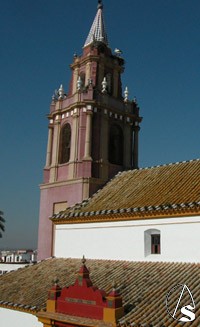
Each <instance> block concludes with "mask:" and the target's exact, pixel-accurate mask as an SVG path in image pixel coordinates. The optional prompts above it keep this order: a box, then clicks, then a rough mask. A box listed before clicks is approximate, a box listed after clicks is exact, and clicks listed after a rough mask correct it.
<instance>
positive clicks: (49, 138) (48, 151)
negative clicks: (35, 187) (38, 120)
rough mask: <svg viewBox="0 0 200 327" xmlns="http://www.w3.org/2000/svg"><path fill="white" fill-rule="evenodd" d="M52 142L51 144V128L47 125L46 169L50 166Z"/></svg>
mask: <svg viewBox="0 0 200 327" xmlns="http://www.w3.org/2000/svg"><path fill="white" fill-rule="evenodd" d="M52 142H53V126H52V125H49V132H48V143H47V155H46V167H49V166H50V165H51V155H52Z"/></svg>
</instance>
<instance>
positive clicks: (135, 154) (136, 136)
mask: <svg viewBox="0 0 200 327" xmlns="http://www.w3.org/2000/svg"><path fill="white" fill-rule="evenodd" d="M133 131H134V137H133V168H134V169H138V142H139V131H140V126H139V124H138V122H137V121H136V122H135V126H134V127H133Z"/></svg>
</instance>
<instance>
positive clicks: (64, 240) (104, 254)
mask: <svg viewBox="0 0 200 327" xmlns="http://www.w3.org/2000/svg"><path fill="white" fill-rule="evenodd" d="M147 229H157V230H160V235H161V254H150V255H145V253H147V251H145V237H144V232H145V231H146V230H147ZM199 248H200V216H194V217H174V218H162V219H146V220H138V221H137V220H133V221H124V222H109V223H90V224H88V223H86V224H63V225H56V226H55V234H54V255H55V256H56V257H66V258H67V257H72V258H80V257H82V256H83V254H84V255H85V256H86V257H87V258H95V259H118V260H119V259H122V260H135V261H166V262H174V261H175V262H200V252H199Z"/></svg>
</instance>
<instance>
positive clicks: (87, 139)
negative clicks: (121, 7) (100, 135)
mask: <svg viewBox="0 0 200 327" xmlns="http://www.w3.org/2000/svg"><path fill="white" fill-rule="evenodd" d="M92 115H93V113H92V109H87V111H86V134H85V152H84V158H83V160H91V159H92V158H91V139H92Z"/></svg>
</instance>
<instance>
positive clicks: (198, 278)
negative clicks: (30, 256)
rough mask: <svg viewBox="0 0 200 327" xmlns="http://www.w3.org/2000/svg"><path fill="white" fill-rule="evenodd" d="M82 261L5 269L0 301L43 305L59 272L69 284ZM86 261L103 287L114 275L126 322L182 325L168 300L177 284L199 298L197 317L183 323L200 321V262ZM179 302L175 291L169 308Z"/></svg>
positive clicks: (0, 281) (1, 303) (52, 261)
mask: <svg viewBox="0 0 200 327" xmlns="http://www.w3.org/2000/svg"><path fill="white" fill-rule="evenodd" d="M80 265H81V260H79V259H49V260H45V261H42V262H41V263H38V264H36V265H33V266H30V267H27V268H24V269H20V270H18V271H14V272H11V273H7V274H5V275H2V276H1V277H0V306H7V307H11V308H16V306H17V305H18V307H17V309H20V305H21V307H22V308H27V310H30V309H31V308H32V309H33V308H34V309H33V310H35V311H37V310H39V309H42V308H44V307H45V303H46V300H47V292H48V290H49V289H50V288H51V286H52V280H53V279H54V277H55V276H56V277H58V278H59V285H60V286H61V287H63V286H65V285H67V286H69V285H71V284H72V283H74V281H75V279H76V274H77V272H78V270H79V268H80ZM86 265H87V267H88V269H89V270H90V277H91V279H92V281H93V284H94V285H95V286H97V287H99V288H100V289H104V290H105V291H106V292H109V291H110V290H111V289H112V283H113V280H114V281H115V282H116V284H117V290H118V291H120V292H121V294H122V295H123V301H124V306H125V311H126V314H125V315H124V317H123V318H122V319H120V324H121V325H122V326H130V325H133V324H135V325H136V326H137V325H138V324H140V325H142V326H143V325H144V326H145V325H148V326H149V325H150V324H151V325H152V326H158V327H162V326H164V325H165V326H166V327H167V326H179V325H180V323H179V322H178V321H175V320H173V319H172V318H171V317H170V316H169V315H168V313H167V311H166V306H165V300H166V295H167V293H168V292H169V291H170V290H171V288H172V287H173V286H175V285H177V284H186V285H187V286H188V287H189V289H190V290H191V292H192V295H193V297H194V301H195V304H196V310H195V314H196V319H195V320H194V321H193V322H190V323H186V325H184V326H186V327H187V325H188V326H190V327H195V326H197V325H199V324H200V287H199V284H200V264H189V263H187V264H186V263H162V262H161V263H158V262H128V261H111V260H87V262H86ZM188 301H189V299H188ZM6 303H7V304H6ZM8 303H10V304H8ZM176 303H177V297H176V294H174V296H173V297H172V302H171V307H170V309H172V307H173V306H174V304H176Z"/></svg>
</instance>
